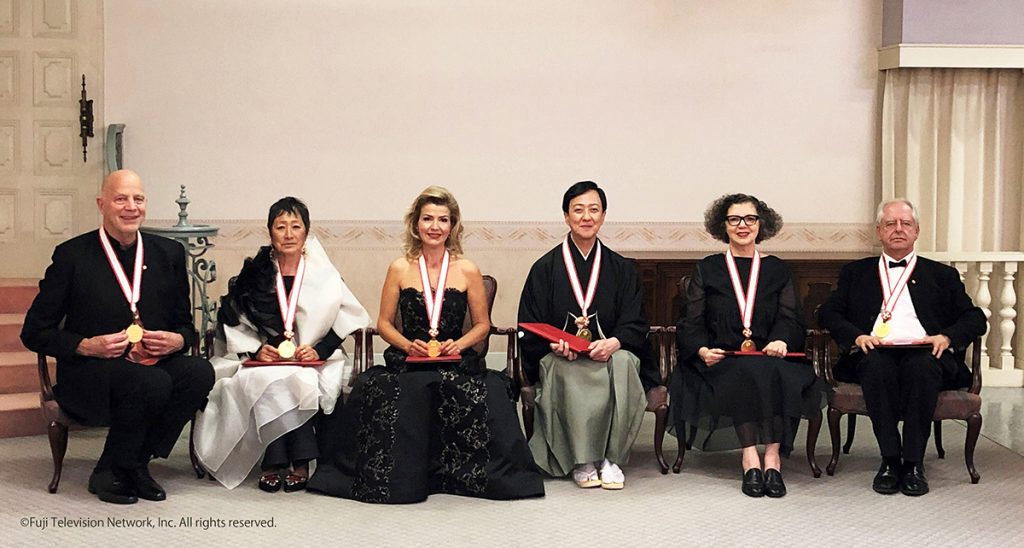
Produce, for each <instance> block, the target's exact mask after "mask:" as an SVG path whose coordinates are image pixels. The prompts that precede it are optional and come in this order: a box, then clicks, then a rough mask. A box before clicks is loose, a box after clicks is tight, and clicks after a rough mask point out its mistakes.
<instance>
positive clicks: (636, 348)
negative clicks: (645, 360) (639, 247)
mask: <svg viewBox="0 0 1024 548" xmlns="http://www.w3.org/2000/svg"><path fill="white" fill-rule="evenodd" d="M620 267H621V269H622V277H621V282H620V285H619V287H618V288H616V289H617V291H616V297H617V298H618V300H619V302H618V318H617V322H616V325H615V329H613V330H612V336H613V337H616V338H618V339H619V343H621V344H622V347H623V348H625V349H627V350H629V351H631V352H633V353H634V354H637V355H640V354H641V353H643V351H644V348H645V346H646V345H647V332H648V330H649V329H650V326H649V325H648V324H647V319H646V317H645V316H644V291H643V286H642V285H641V284H640V274H639V273H637V271H636V266H635V265H633V264H632V263H630V262H627V261H625V260H623V261H622V264H621V265H620Z"/></svg>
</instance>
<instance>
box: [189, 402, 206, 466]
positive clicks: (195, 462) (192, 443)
mask: <svg viewBox="0 0 1024 548" xmlns="http://www.w3.org/2000/svg"><path fill="white" fill-rule="evenodd" d="M188 458H189V460H191V461H192V470H195V472H196V478H198V479H203V476H205V475H206V470H205V469H203V465H202V464H199V457H198V456H196V419H195V417H192V422H191V423H190V426H189V428H188Z"/></svg>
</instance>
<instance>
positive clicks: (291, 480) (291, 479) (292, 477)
mask: <svg viewBox="0 0 1024 548" xmlns="http://www.w3.org/2000/svg"><path fill="white" fill-rule="evenodd" d="M306 481H307V478H306V476H299V475H296V474H288V475H287V476H284V492H285V493H294V492H295V491H305V490H306Z"/></svg>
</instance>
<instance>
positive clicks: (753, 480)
mask: <svg viewBox="0 0 1024 548" xmlns="http://www.w3.org/2000/svg"><path fill="white" fill-rule="evenodd" d="M743 494H744V495H746V496H748V497H754V498H757V497H763V496H764V475H763V474H762V473H761V469H760V468H751V469H750V470H747V471H746V472H744V473H743Z"/></svg>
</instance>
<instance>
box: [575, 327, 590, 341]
mask: <svg viewBox="0 0 1024 548" xmlns="http://www.w3.org/2000/svg"><path fill="white" fill-rule="evenodd" d="M576 336H577V337H579V338H581V339H583V340H585V341H589V340H592V339H591V337H593V335H591V334H590V330H589V329H587V328H586V327H584V328H582V329H580V330H579V331H577V332H576Z"/></svg>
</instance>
